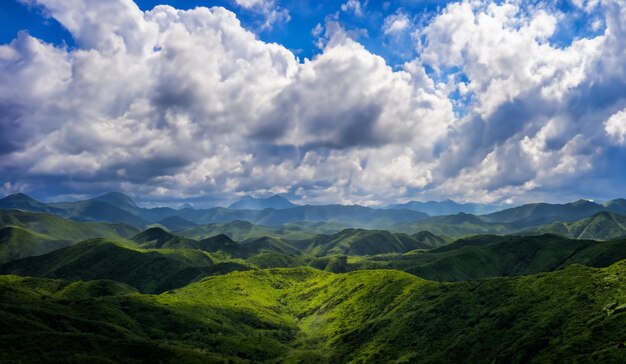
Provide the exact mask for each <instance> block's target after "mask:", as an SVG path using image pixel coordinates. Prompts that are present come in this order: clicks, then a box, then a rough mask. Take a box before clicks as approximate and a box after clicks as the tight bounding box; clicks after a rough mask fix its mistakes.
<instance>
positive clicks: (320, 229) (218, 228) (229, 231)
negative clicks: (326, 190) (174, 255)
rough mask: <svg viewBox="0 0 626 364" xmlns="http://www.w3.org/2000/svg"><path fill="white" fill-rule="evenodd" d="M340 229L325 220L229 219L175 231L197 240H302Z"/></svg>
mask: <svg viewBox="0 0 626 364" xmlns="http://www.w3.org/2000/svg"><path fill="white" fill-rule="evenodd" d="M341 229H342V226H341V225H340V224H337V223H325V222H317V223H315V222H298V223H289V224H283V225H279V226H261V225H255V224H253V223H251V222H248V221H231V222H227V223H216V224H208V225H201V226H195V227H192V228H188V229H185V230H182V231H178V232H176V233H177V234H179V235H181V236H184V237H187V238H190V239H197V240H200V239H205V238H207V237H211V236H215V235H219V234H224V235H228V236H229V237H230V238H231V239H233V240H237V241H242V240H246V239H253V238H262V237H270V238H280V239H286V240H302V239H310V238H312V237H314V236H315V235H317V234H332V233H335V232H337V231H339V230H341Z"/></svg>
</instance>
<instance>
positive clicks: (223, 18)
mask: <svg viewBox="0 0 626 364" xmlns="http://www.w3.org/2000/svg"><path fill="white" fill-rule="evenodd" d="M159 4H167V5H169V6H170V7H169V8H164V7H160V8H155V6H157V5H159ZM199 7H200V8H199ZM201 7H208V8H209V9H203V8H201ZM625 21H626V4H624V3H623V2H621V1H618V0H605V1H601V2H600V1H595V0H553V1H522V0H507V1H490V0H481V1H473V2H469V1H449V2H444V1H434V0H433V1H431V0H403V1H389V2H382V1H359V0H346V1H339V2H338V1H295V0H294V1H291V0H289V1H281V0H227V1H191V0H180V1H174V0H172V1H154V0H150V1H136V2H132V1H124V0H112V1H107V2H99V1H96V0H72V1H58V0H22V1H17V0H8V1H5V2H3V4H2V6H1V7H0V22H2V24H3V26H2V28H1V29H0V80H2V82H1V83H0V109H1V110H0V111H1V112H2V115H3V116H2V117H1V118H0V139H2V140H0V142H1V141H4V143H2V144H3V147H1V148H0V154H1V155H0V173H1V174H2V176H3V177H2V180H0V192H2V193H3V194H8V193H14V192H26V193H29V194H31V195H33V196H36V197H38V198H41V199H43V200H51V199H52V200H53V199H72V198H80V197H84V196H91V195H94V194H97V193H101V192H105V191H108V190H121V191H124V192H126V193H129V194H131V195H134V196H135V197H137V198H138V199H140V200H142V201H144V202H145V203H147V204H150V203H168V204H176V203H179V202H182V201H193V202H195V203H198V204H204V205H211V204H218V203H225V202H227V201H229V200H232V199H235V198H237V197H238V196H241V195H244V194H253V195H257V196H266V195H270V194H273V193H282V194H285V195H286V196H288V197H290V198H291V199H293V200H295V201H299V202H303V203H328V202H339V203H359V204H366V205H373V206H378V205H385V204H388V203H396V202H404V201H408V200H429V199H437V200H439V199H446V198H452V199H455V200H459V201H468V202H470V201H471V202H485V203H497V204H507V203H508V204H518V203H523V202H530V201H539V200H544V201H551V202H557V201H569V200H574V199H578V198H589V199H596V200H606V199H610V198H615V197H623V192H622V188H621V186H623V184H624V182H626V171H624V163H622V161H623V160H624V157H625V156H626V152H625V148H624V145H625V144H626V141H625V139H626V91H624V90H625V89H626V87H625V86H626V62H625V59H624V58H625V56H624V54H623V49H625V48H626V41H624V40H623V39H626V30H625V29H623V25H622V24H624V22H625ZM20 31H25V32H24V33H20V34H21V35H18V33H19V32H20Z"/></svg>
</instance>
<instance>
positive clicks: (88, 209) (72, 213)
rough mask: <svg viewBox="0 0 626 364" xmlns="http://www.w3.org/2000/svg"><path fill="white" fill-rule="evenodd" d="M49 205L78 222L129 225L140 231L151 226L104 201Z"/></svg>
mask: <svg viewBox="0 0 626 364" xmlns="http://www.w3.org/2000/svg"><path fill="white" fill-rule="evenodd" d="M49 205H50V206H54V207H55V208H58V209H62V210H63V213H62V214H61V215H62V216H64V217H68V218H70V219H73V220H78V221H106V222H110V223H121V224H128V225H132V226H134V227H136V228H139V229H143V228H144V227H146V226H147V225H149V224H150V223H149V222H148V221H146V220H144V219H142V218H141V217H139V216H137V215H134V214H132V213H130V212H128V211H126V210H123V209H121V208H119V207H117V206H115V205H111V204H110V203H108V202H104V201H98V200H86V201H78V202H61V203H54V204H49Z"/></svg>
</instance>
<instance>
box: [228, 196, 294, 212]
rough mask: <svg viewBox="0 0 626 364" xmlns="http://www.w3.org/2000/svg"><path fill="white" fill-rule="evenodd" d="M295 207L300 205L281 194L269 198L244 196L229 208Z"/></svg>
mask: <svg viewBox="0 0 626 364" xmlns="http://www.w3.org/2000/svg"><path fill="white" fill-rule="evenodd" d="M293 207H298V205H295V204H293V203H291V202H290V201H289V200H287V199H286V198H284V197H282V196H279V195H274V196H271V197H267V198H255V197H252V196H244V197H243V198H241V199H240V200H238V201H235V202H233V203H232V204H230V206H228V208H229V209H233V210H263V209H290V208H293Z"/></svg>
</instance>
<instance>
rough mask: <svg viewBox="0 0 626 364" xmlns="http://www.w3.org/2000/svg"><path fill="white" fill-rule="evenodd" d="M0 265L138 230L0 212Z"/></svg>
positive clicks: (127, 234)
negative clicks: (81, 242) (93, 239)
mask: <svg viewBox="0 0 626 364" xmlns="http://www.w3.org/2000/svg"><path fill="white" fill-rule="evenodd" d="M0 229H1V230H0V264H2V263H6V262H8V261H11V260H15V259H19V258H26V257H29V256H33V255H40V254H45V253H48V252H51V251H53V250H55V249H59V248H62V247H66V246H69V245H72V244H74V243H77V242H79V241H82V240H85V239H89V238H97V237H103V238H110V239H117V240H123V238H126V237H129V236H132V235H134V234H136V233H137V229H135V228H133V227H132V226H128V225H123V224H109V223H93V222H77V221H71V220H66V219H63V218H60V217H58V216H55V215H51V214H47V213H35V212H27V211H19V210H0Z"/></svg>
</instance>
